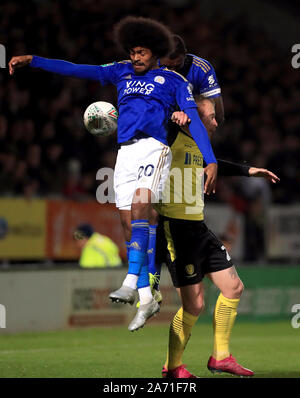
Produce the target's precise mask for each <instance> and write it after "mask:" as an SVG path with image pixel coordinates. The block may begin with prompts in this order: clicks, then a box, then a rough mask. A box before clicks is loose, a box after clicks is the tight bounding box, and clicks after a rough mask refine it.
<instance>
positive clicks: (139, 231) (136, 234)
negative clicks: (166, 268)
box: [128, 220, 149, 275]
mask: <svg viewBox="0 0 300 398" xmlns="http://www.w3.org/2000/svg"><path fill="white" fill-rule="evenodd" d="M131 228H132V229H131V241H130V246H129V268H128V274H134V275H140V272H141V269H142V266H143V265H144V262H145V258H146V256H147V248H148V241H149V222H148V220H134V221H131Z"/></svg>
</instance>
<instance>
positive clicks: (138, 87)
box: [124, 80, 155, 95]
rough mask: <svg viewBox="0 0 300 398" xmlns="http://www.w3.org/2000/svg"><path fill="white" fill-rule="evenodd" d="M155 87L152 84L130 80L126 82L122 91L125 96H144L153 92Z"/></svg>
mask: <svg viewBox="0 0 300 398" xmlns="http://www.w3.org/2000/svg"><path fill="white" fill-rule="evenodd" d="M154 88H155V85H154V84H152V83H146V82H142V81H140V80H130V81H128V82H126V89H125V90H124V95H125V94H135V93H139V94H144V95H149V94H151V93H152V91H153V90H154Z"/></svg>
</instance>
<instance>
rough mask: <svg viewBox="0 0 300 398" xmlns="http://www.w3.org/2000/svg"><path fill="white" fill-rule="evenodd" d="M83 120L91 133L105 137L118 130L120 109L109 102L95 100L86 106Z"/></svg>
mask: <svg viewBox="0 0 300 398" xmlns="http://www.w3.org/2000/svg"><path fill="white" fill-rule="evenodd" d="M83 122H84V125H85V127H86V129H87V130H88V132H89V133H91V134H93V135H95V136H97V137H105V136H108V135H110V134H113V133H114V132H115V131H116V130H117V127H118V111H117V110H116V108H115V107H114V106H113V105H112V104H110V103H109V102H104V101H98V102H93V103H92V104H90V105H89V106H88V107H87V108H86V110H85V112H84V115H83Z"/></svg>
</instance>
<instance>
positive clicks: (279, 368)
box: [0, 321, 300, 378]
mask: <svg viewBox="0 0 300 398" xmlns="http://www.w3.org/2000/svg"><path fill="white" fill-rule="evenodd" d="M168 328H169V326H168V325H167V324H164V325H151V324H150V325H147V326H146V327H145V328H144V329H141V330H139V331H138V332H135V333H130V332H129V331H128V330H127V328H126V326H124V327H106V328H90V329H81V330H79V329H77V330H64V331H56V332H42V333H23V334H15V335H3V334H2V335H1V334H0V377H1V378H8V377H10V378H11V377H13V378H15V377H17V378H73V377H76V378H78V377H79V378H81V377H84V378H120V377H122V378H132V377H138V378H139V377H143V378H144V377H146V378H157V377H158V378H159V377H161V368H162V365H163V363H164V360H165V354H166V347H167V339H168ZM212 344H213V337H212V327H211V324H209V323H204V324H197V325H196V326H195V327H194V329H193V333H192V336H191V339H190V341H189V344H188V346H187V348H186V351H185V353H184V357H183V360H184V363H186V364H187V368H188V370H190V371H191V372H193V373H194V374H196V375H198V376H200V377H215V378H216V377H232V376H230V375H225V374H222V375H220V376H219V375H214V376H213V375H212V374H211V373H210V372H209V371H208V370H207V368H206V363H207V360H208V357H209V356H210V353H211V350H212ZM299 346H300V329H293V328H292V326H291V324H290V322H289V321H280V322H265V323H249V322H240V323H239V322H238V321H237V322H236V325H235V328H234V330H233V333H232V337H231V352H232V354H233V355H234V356H235V357H236V358H237V360H238V361H239V362H240V363H241V364H242V365H244V366H245V367H247V368H250V369H252V370H254V371H255V377H260V378H286V377H292V378H294V377H298V378H299V377H300V356H299Z"/></svg>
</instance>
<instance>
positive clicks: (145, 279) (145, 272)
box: [136, 256, 150, 289]
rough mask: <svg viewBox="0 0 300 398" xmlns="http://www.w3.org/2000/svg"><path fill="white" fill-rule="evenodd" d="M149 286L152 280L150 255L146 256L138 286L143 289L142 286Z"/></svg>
mask: <svg viewBox="0 0 300 398" xmlns="http://www.w3.org/2000/svg"><path fill="white" fill-rule="evenodd" d="M147 286H150V282H149V269H148V257H147V256H145V261H144V264H143V266H142V268H141V272H140V275H139V279H138V281H137V285H136V287H137V288H138V289H141V288H142V287H147Z"/></svg>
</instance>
